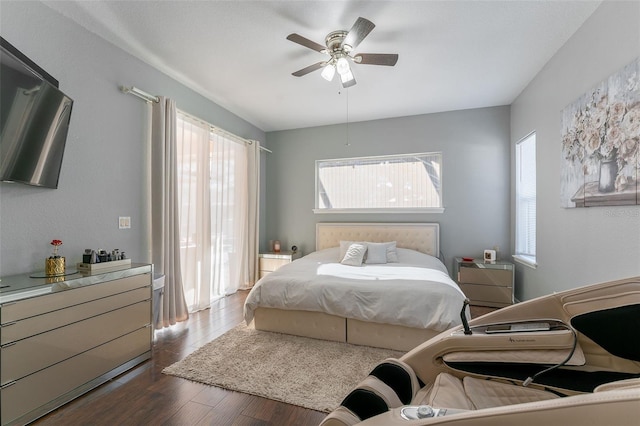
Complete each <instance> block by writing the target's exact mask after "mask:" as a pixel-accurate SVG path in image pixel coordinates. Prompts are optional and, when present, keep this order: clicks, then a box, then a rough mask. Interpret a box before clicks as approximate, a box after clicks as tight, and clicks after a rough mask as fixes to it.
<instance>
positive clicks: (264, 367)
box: [162, 323, 403, 413]
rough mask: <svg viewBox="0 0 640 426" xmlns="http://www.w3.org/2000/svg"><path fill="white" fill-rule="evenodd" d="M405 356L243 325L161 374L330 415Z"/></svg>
mask: <svg viewBox="0 0 640 426" xmlns="http://www.w3.org/2000/svg"><path fill="white" fill-rule="evenodd" d="M402 355H403V353H402V352H397V351H392V350H388V349H377V348H370V347H367V346H356V345H350V344H347V343H339V342H329V341H325V340H316V339H310V338H306V337H297V336H289V335H286V334H280V333H271V332H267V331H259V330H255V329H253V328H248V327H247V326H245V325H244V323H242V324H240V325H238V326H236V327H235V328H234V329H232V330H230V331H229V332H227V333H226V334H224V335H222V336H220V337H219V338H217V339H216V340H213V341H212V342H210V343H208V344H206V345H205V346H203V347H201V348H199V349H197V350H196V351H195V352H193V353H192V354H191V355H189V356H187V357H186V358H185V359H183V360H182V361H179V362H176V363H175V364H173V365H170V366H169V367H166V368H165V369H164V370H162V372H163V373H165V374H170V375H173V376H178V377H182V378H185V379H189V380H193V381H196V382H200V383H205V384H208V385H214V386H219V387H222V388H225V389H230V390H234V391H239V392H244V393H248V394H252V395H257V396H262V397H265V398H269V399H273V400H276V401H282V402H285V403H287V404H294V405H298V406H300V407H305V408H310V409H312V410H317V411H323V412H326V413H328V412H330V411H332V410H333V409H335V408H336V407H337V406H339V405H340V403H341V402H342V400H343V399H344V397H345V396H346V395H347V394H348V393H349V392H350V391H351V389H353V388H354V387H355V386H356V385H357V384H358V383H360V382H361V381H362V380H363V379H364V378H365V377H366V376H367V375H368V374H369V372H371V370H372V369H373V367H375V366H376V364H378V363H379V362H380V361H382V360H384V359H386V358H389V357H393V358H398V357H400V356H402Z"/></svg>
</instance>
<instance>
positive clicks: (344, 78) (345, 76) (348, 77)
mask: <svg viewBox="0 0 640 426" xmlns="http://www.w3.org/2000/svg"><path fill="white" fill-rule="evenodd" d="M338 72H340V71H338ZM354 79H355V77H354V76H353V73H352V72H351V69H349V70H347V72H345V73H341V74H340V81H341V82H342V84H345V83H348V82H350V81H352V80H354Z"/></svg>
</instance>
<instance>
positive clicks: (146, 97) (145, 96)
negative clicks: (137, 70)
mask: <svg viewBox="0 0 640 426" xmlns="http://www.w3.org/2000/svg"><path fill="white" fill-rule="evenodd" d="M120 90H122V93H128V94H130V95H133V96H135V97H138V98H140V99H142V100H143V101H145V102H147V103H149V102H160V98H158V97H157V96H154V95H151V94H149V93H147V92H145V91H144V90H140V89H138V88H137V87H135V86H131V87H126V86H121V87H120ZM180 113H181V114H183V115H184V116H186V117H189V118H190V119H192V120H196V121H199V122H200V123H202V124H205V125H207V126H209V127H210V128H211V129H213V130H215V131H216V132H218V133H223V134H224V135H226V136H228V137H230V138H231V139H240V140H241V141H242V142H244V143H248V144H249V145H251V144H253V142H254V141H252V140H250V139H244V138H241V137H240V136H237V135H234V134H233V133H229V132H227V131H226V130H224V129H221V128H219V127H216V126H214V125H213V124H211V123H207V122H206V121H204V120H202V119H200V118H198V117H195V116H193V115H191V114H187V113H186V112H184V111H180ZM259 148H260V150H261V151H266V152H268V153H269V154H273V151H271V150H270V149H268V148H265V147H263V146H260V147H259Z"/></svg>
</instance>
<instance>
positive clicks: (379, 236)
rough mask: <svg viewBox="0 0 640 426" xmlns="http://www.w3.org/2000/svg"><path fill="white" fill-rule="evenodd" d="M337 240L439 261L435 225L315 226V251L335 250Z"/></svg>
mask: <svg viewBox="0 0 640 426" xmlns="http://www.w3.org/2000/svg"><path fill="white" fill-rule="evenodd" d="M340 240H344V241H370V242H372V243H384V242H387V241H396V242H397V246H398V247H401V248H408V249H412V250H416V251H419V252H421V253H426V254H429V255H431V256H435V257H438V256H439V254H440V224H438V223H317V224H316V250H322V249H326V248H330V247H338V246H339V245H340Z"/></svg>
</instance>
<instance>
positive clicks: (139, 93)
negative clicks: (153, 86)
mask: <svg viewBox="0 0 640 426" xmlns="http://www.w3.org/2000/svg"><path fill="white" fill-rule="evenodd" d="M120 90H122V93H129V94H130V95H133V96H135V97H137V98H140V99H142V100H143V101H145V102H147V103H149V102H160V98H158V97H157V96H155V95H151V94H149V93H147V92H145V91H144V90H140V89H138V88H137V87H135V86H131V87H125V86H121V87H120Z"/></svg>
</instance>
